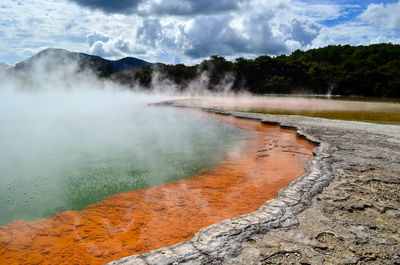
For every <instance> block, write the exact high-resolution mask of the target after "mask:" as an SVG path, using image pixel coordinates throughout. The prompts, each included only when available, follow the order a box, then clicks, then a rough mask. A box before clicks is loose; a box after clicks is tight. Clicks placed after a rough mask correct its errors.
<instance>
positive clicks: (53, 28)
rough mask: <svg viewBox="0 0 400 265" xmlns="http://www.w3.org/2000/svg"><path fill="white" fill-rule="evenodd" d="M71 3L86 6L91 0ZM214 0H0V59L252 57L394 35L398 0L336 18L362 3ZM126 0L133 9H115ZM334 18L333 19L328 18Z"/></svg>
mask: <svg viewBox="0 0 400 265" xmlns="http://www.w3.org/2000/svg"><path fill="white" fill-rule="evenodd" d="M74 2H80V4H81V5H84V6H90V5H92V4H91V3H93V1H86V0H76V1H74ZM200 2H201V3H200ZM217 2H218V3H217ZM217 2H215V1H211V0H207V1H194V0H184V1H181V2H179V3H178V2H176V5H177V6H178V7H179V8H178V9H176V10H175V11H174V10H171V6H168V5H166V3H172V1H169V0H168V1H167V2H163V1H159V0H148V1H144V0H143V1H141V0H140V1H136V0H125V1H120V2H118V3H111V2H107V1H105V0H104V1H100V2H97V3H95V4H96V5H99V4H101V5H102V6H101V7H94V6H92V9H90V8H81V7H80V6H78V5H76V4H74V3H71V1H70V0H57V1H54V0H25V1H21V2H19V3H20V5H18V2H16V1H13V0H3V3H2V6H4V7H3V8H0V24H1V25H2V28H1V29H0V61H2V60H3V61H5V62H6V63H9V64H13V63H15V62H16V61H20V60H22V59H25V58H26V57H27V56H29V55H30V51H32V52H33V51H35V50H37V49H39V48H41V47H53V48H64V49H68V50H71V51H79V52H88V53H92V54H96V55H100V56H104V57H106V58H108V59H116V58H119V57H124V56H133V57H139V58H142V59H145V60H150V61H153V62H154V61H161V62H166V63H176V62H178V61H179V60H181V61H182V62H184V63H187V64H191V63H197V62H199V61H200V60H202V59H204V58H207V57H208V56H210V55H213V54H218V55H221V56H226V57H227V58H235V57H238V56H244V57H255V56H258V55H261V54H269V55H279V54H281V53H290V52H291V51H293V50H295V49H307V48H311V47H321V46H325V45H328V44H347V43H349V44H355V45H358V44H369V43H376V42H380V41H392V42H398V39H399V33H398V32H397V31H396V30H397V29H399V26H400V19H399V14H400V9H399V8H400V4H399V3H397V4H386V5H384V4H379V5H378V4H371V5H369V6H368V8H366V9H365V10H364V12H363V13H362V14H361V15H360V16H359V17H358V18H356V19H355V18H352V19H351V20H350V21H341V19H342V18H344V17H345V16H346V15H347V14H348V13H351V12H355V11H354V10H357V12H361V7H360V6H357V5H349V4H340V3H343V1H329V2H328V1H322V2H321V1H317V0H315V1H314V0H307V1H302V0H268V1H265V0H249V1H243V0H223V1H217ZM123 3H125V4H129V5H130V6H131V7H132V8H133V9H131V11H132V10H134V11H135V12H136V11H137V12H136V13H138V14H133V15H132V12H119V11H120V10H122V9H123V7H124V4H123ZM174 3H175V2H174ZM211 7H215V8H214V9H212V8H211ZM99 10H103V11H99ZM144 14H147V15H148V16H144ZM168 14H173V15H168ZM332 20H334V21H335V23H334V24H329V23H326V22H329V21H332ZM28 54H29V55H28Z"/></svg>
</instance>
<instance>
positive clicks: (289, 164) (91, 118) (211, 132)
mask: <svg viewBox="0 0 400 265" xmlns="http://www.w3.org/2000/svg"><path fill="white" fill-rule="evenodd" d="M0 93H1V94H2V97H0V106H1V111H0V124H1V125H0V146H1V147H2V148H1V149H0V181H1V186H0V264H78V263H79V264H82V263H85V264H104V263H106V262H108V261H111V260H115V259H118V258H121V257H124V256H127V255H132V254H136V253H142V252H146V251H149V250H151V249H156V248H159V247H163V246H167V245H172V244H175V243H178V242H181V241H185V240H188V239H190V238H191V237H192V236H193V235H194V234H195V233H196V232H197V231H198V230H199V229H201V228H202V227H205V226H208V225H210V224H212V223H215V222H218V221H221V220H224V219H226V218H231V217H234V216H238V215H241V214H245V213H249V212H252V211H255V210H256V209H257V208H258V207H260V206H261V205H262V204H263V203H264V202H265V201H267V200H269V199H271V198H274V197H275V196H276V195H277V191H278V190H279V189H281V188H282V187H284V186H286V185H287V184H288V183H289V182H290V181H292V180H294V179H295V178H297V177H299V176H300V175H301V174H302V173H303V172H304V167H305V164H306V162H307V160H308V159H309V158H310V157H311V156H312V152H311V150H312V149H313V146H311V145H310V144H308V143H307V142H306V141H305V140H300V139H297V138H296V134H295V132H293V131H288V130H282V129H280V128H278V127H274V126H269V125H263V124H261V123H260V122H258V121H251V120H243V119H236V118H233V117H229V116H220V115H215V114H208V113H203V112H200V111H195V110H189V109H180V108H173V107H161V106H148V103H150V102H155V101H160V100H163V99H164V98H155V97H154V96H153V97H149V96H146V95H142V94H138V93H132V92H129V91H121V90H118V91H114V90H112V89H111V90H110V89H103V90H98V89H97V90H88V89H83V88H82V89H80V90H72V91H69V90H68V91H65V90H45V91H41V90H39V91H29V92H27V91H17V92H16V91H9V90H1V91H0Z"/></svg>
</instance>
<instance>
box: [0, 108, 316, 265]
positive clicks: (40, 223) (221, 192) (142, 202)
mask: <svg viewBox="0 0 400 265" xmlns="http://www.w3.org/2000/svg"><path fill="white" fill-rule="evenodd" d="M214 118H216V119H221V120H222V121H223V122H224V123H230V124H233V125H235V126H236V127H238V128H245V129H247V135H246V139H247V140H246V142H244V143H243V144H241V145H238V146H237V148H235V149H234V151H232V152H231V153H230V154H229V156H228V157H227V158H226V159H225V160H224V161H223V162H222V163H221V164H219V165H218V166H217V167H216V168H214V169H206V170H203V171H201V172H199V173H198V174H197V175H196V176H195V177H193V178H190V179H187V180H179V181H174V182H170V183H166V184H163V185H160V186H156V187H153V188H148V189H141V190H137V191H134V192H122V193H118V194H115V195H112V196H110V197H108V198H106V199H104V200H103V201H101V202H99V203H97V204H95V205H92V206H89V207H87V208H86V209H84V210H83V211H81V212H77V211H68V212H60V213H58V214H56V215H54V216H53V217H51V218H50V219H40V220H37V221H34V222H30V223H26V222H23V221H14V222H12V223H10V224H9V225H7V226H4V227H1V228H0V263H1V264H36V263H41V264H104V263H106V262H108V261H111V260H115V259H118V258H121V257H123V256H127V255H132V254H135V253H141V252H145V251H148V250H151V249H156V248H159V247H162V246H166V245H171V244H174V243H177V242H181V241H184V240H187V239H189V238H190V237H191V236H192V235H193V234H194V233H196V232H197V231H198V230H199V229H200V228H202V227H205V226H208V225H210V224H212V223H215V222H218V221H220V220H223V219H226V218H230V217H234V216H238V215H241V214H244V213H248V212H252V211H254V210H256V209H257V208H258V207H260V206H261V205H262V204H263V203H264V202H265V201H266V200H268V199H271V198H273V197H275V196H276V195H277V191H278V190H279V189H280V188H282V187H284V186H285V185H287V184H288V183H289V182H290V181H292V180H293V179H295V178H297V177H298V176H300V175H301V174H302V173H303V172H304V167H305V164H306V161H307V160H308V159H309V158H310V157H311V156H312V153H311V150H312V149H313V147H312V146H311V145H310V144H308V143H307V142H306V141H304V140H299V139H297V138H296V135H295V133H294V132H292V131H287V130H282V129H279V128H277V127H273V126H267V125H262V124H261V123H259V122H255V121H249V120H242V119H234V118H231V117H220V116H215V117H214ZM209 154H210V153H209ZM210 155H211V154H210Z"/></svg>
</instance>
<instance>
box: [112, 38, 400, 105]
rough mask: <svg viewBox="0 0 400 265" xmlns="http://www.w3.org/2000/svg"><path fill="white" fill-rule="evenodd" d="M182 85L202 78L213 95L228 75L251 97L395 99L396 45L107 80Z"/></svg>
mask: <svg viewBox="0 0 400 265" xmlns="http://www.w3.org/2000/svg"><path fill="white" fill-rule="evenodd" d="M155 74H157V77H158V78H159V79H161V80H162V79H168V80H170V81H172V82H174V83H175V84H176V86H177V87H178V88H179V89H181V90H185V87H186V86H187V85H188V84H189V83H190V82H191V81H193V80H195V79H196V78H199V77H200V76H201V75H202V74H206V75H207V76H208V78H209V82H208V83H207V89H208V90H210V91H215V90H217V89H218V87H219V85H220V84H221V81H222V80H226V77H227V76H228V77H230V79H229V80H230V81H231V82H230V89H231V90H232V91H233V92H239V91H243V90H244V91H248V92H251V93H253V94H271V93H274V94H275V93H278V94H289V93H305V94H332V95H342V96H365V97H385V98H400V45H396V44H373V45H369V46H350V45H331V46H327V47H324V48H318V49H311V50H308V51H301V50H297V51H295V52H293V53H292V54H291V55H289V56H286V55H281V56H276V57H270V56H267V55H263V56H259V57H257V58H255V59H245V58H237V59H236V60H235V61H229V60H226V59H225V58H224V57H221V56H218V55H214V56H211V57H210V58H209V59H207V60H204V61H203V62H201V63H200V64H197V65H194V66H185V65H183V64H177V65H166V64H156V65H153V66H143V67H141V68H139V69H134V70H131V71H127V72H119V73H114V74H112V75H111V76H110V78H112V79H113V80H115V81H118V82H120V83H123V84H128V85H131V86H134V85H135V84H140V85H141V86H142V87H146V88H150V87H151V81H152V79H153V77H154V75H155Z"/></svg>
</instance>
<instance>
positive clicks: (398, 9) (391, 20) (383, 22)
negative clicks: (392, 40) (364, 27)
mask: <svg viewBox="0 0 400 265" xmlns="http://www.w3.org/2000/svg"><path fill="white" fill-rule="evenodd" d="M359 18H360V19H361V20H362V21H363V22H366V23H369V24H373V25H377V26H379V27H381V28H385V29H397V30H398V29H400V1H399V2H397V3H394V4H386V5H385V4H383V3H380V4H370V5H369V6H368V7H367V9H366V10H365V11H364V12H363V13H362V14H361V15H360V16H359Z"/></svg>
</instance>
